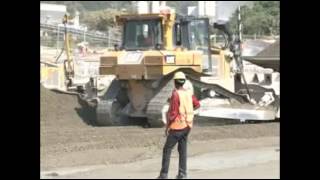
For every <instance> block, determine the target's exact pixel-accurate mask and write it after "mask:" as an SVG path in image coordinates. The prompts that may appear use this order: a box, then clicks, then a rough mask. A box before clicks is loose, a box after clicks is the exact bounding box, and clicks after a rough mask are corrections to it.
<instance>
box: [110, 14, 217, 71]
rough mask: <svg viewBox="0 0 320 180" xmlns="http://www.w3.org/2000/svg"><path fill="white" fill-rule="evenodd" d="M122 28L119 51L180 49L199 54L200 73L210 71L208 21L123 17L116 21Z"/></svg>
mask: <svg viewBox="0 0 320 180" xmlns="http://www.w3.org/2000/svg"><path fill="white" fill-rule="evenodd" d="M116 19H117V22H118V24H119V25H122V26H123V37H122V44H121V48H120V49H122V50H126V51H137V50H140V51H146V50H169V51H172V50H173V51H174V50H176V49H177V48H183V49H184V50H188V51H201V52H202V53H203V54H202V65H203V66H202V68H203V71H204V72H208V71H211V70H212V69H210V66H211V64H210V62H211V55H210V41H209V37H210V36H209V19H208V18H196V17H193V16H187V17H182V16H179V15H177V16H176V15H175V14H169V15H162V14H145V15H123V16H117V17H116Z"/></svg>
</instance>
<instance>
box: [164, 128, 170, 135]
mask: <svg viewBox="0 0 320 180" xmlns="http://www.w3.org/2000/svg"><path fill="white" fill-rule="evenodd" d="M169 130H170V129H169V128H168V127H166V129H165V132H164V134H165V136H166V137H167V136H168V135H169Z"/></svg>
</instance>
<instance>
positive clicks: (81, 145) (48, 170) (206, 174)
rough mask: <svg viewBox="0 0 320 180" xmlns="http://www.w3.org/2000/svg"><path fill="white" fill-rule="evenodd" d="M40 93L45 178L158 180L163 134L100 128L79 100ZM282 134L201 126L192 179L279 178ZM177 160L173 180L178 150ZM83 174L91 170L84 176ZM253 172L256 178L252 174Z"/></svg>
mask: <svg viewBox="0 0 320 180" xmlns="http://www.w3.org/2000/svg"><path fill="white" fill-rule="evenodd" d="M40 88H41V102H40V103H41V106H40V108H41V122H40V123H41V140H40V152H41V154H40V156H41V162H40V165H41V175H42V176H43V177H44V178H63V177H65V178H74V177H76V178H86V177H87V178H112V177H113V178H154V177H155V176H157V175H158V170H159V168H160V162H161V154H162V147H163V144H164V141H165V137H164V129H162V128H149V129H145V128H143V127H142V125H141V124H140V123H137V124H136V125H130V126H122V127H98V126H95V124H94V123H93V120H94V118H95V111H94V109H92V108H91V107H88V106H86V105H84V104H81V103H80V102H79V101H78V98H77V96H75V95H67V94H59V93H56V92H52V91H49V90H46V89H44V88H43V87H40ZM279 128H280V123H279V122H274V123H258V124H232V125H223V126H221V125H220V126H216V125H212V124H211V123H207V124H205V125H201V124H198V125H197V124H196V125H195V127H194V128H193V130H192V132H191V134H190V138H189V145H188V148H189V150H188V151H189V154H188V155H189V157H190V159H189V161H188V162H189V165H188V167H189V170H190V172H191V173H190V176H189V177H190V178H192V177H193V178H210V177H222V178H223V177H225V178H228V177H231V176H232V177H246V178H250V177H258V178H259V177H261V178H264V177H275V178H278V176H279V165H278V163H279V152H278V151H279V132H280V130H279ZM219 153H220V154H219ZM221 153H222V154H221ZM250 154H251V155H250ZM252 154H255V155H254V156H253V155H252ZM266 154H267V155H266ZM172 156H173V160H172V165H171V168H172V171H171V173H172V174H171V176H172V178H173V177H174V175H175V173H176V169H175V168H176V167H177V157H178V156H177V150H175V151H174V152H173V154H172ZM223 157H224V158H223ZM217 158H218V159H219V158H220V160H217ZM237 162H242V163H238V164H237ZM206 163H207V164H206ZM221 164H222V165H221ZM223 164H228V165H223ZM131 166H132V167H135V168H130V167H131ZM84 167H85V168H84ZM199 167H201V168H199ZM208 167H212V168H208ZM217 167H220V169H219V168H217ZM83 168H84V169H86V168H89V170H87V171H86V172H85V173H84V171H83V170H81V169H83ZM65 169H67V170H65ZM70 169H71V170H70ZM120 169H125V171H123V172H121V171H120ZM145 169H148V170H147V171H145ZM192 169H193V170H192ZM197 169H198V170H197ZM226 170H228V171H227V172H229V173H227V172H226ZM252 170H254V172H255V173H249V172H250V171H252ZM72 172H73V173H72ZM106 172H109V173H106ZM110 172H112V173H110ZM243 172H248V173H247V175H246V174H244V173H243ZM259 172H261V173H259ZM215 175H216V176H215ZM250 175H251V176H250Z"/></svg>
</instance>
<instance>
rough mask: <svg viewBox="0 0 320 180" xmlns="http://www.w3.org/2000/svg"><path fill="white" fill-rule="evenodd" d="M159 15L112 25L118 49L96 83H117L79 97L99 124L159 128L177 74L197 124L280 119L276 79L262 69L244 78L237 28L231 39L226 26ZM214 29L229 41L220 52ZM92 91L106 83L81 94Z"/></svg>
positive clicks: (104, 60)
mask: <svg viewBox="0 0 320 180" xmlns="http://www.w3.org/2000/svg"><path fill="white" fill-rule="evenodd" d="M239 10H240V9H239ZM159 11H160V12H159V13H147V14H132V15H120V16H117V17H116V21H117V23H118V24H119V25H121V26H122V27H123V39H122V44H121V45H117V46H115V49H114V51H110V52H106V53H105V54H104V55H103V56H101V58H100V67H99V75H101V76H104V75H114V76H115V79H114V80H113V81H112V82H111V84H110V85H108V86H105V87H107V88H105V89H104V90H102V91H96V92H97V93H96V94H95V95H94V94H92V93H91V95H88V94H86V93H84V94H85V96H86V98H85V99H86V100H87V101H90V100H92V99H95V100H96V103H97V104H96V111H97V119H96V122H97V124H99V125H120V124H125V123H128V121H130V120H132V119H130V118H128V117H142V118H147V120H148V125H149V126H151V127H162V126H163V125H165V124H166V120H165V117H164V116H165V115H164V114H165V112H166V111H167V109H168V98H170V96H171V93H172V90H173V88H174V84H173V80H172V78H173V74H174V73H175V72H177V71H183V72H184V73H185V74H186V75H187V83H186V86H188V87H186V88H190V89H192V90H193V92H194V94H195V95H196V96H197V97H198V99H200V103H201V108H200V109H199V111H198V113H197V116H205V117H215V118H227V119H238V120H240V121H241V122H245V121H247V120H274V119H276V118H279V117H280V114H279V113H278V112H280V93H279V91H278V90H275V89H279V88H277V87H276V86H278V85H279V81H280V80H279V78H280V74H279V73H274V72H273V70H272V69H271V70H270V69H264V68H261V67H257V68H260V69H259V72H258V71H254V70H253V72H252V74H253V75H252V74H245V73H243V69H244V68H245V66H246V65H245V63H243V60H242V58H241V25H240V26H239V31H238V34H237V35H232V34H231V33H230V31H228V29H227V26H226V24H225V23H218V22H217V23H215V24H214V25H213V26H212V24H210V22H209V19H208V18H206V17H201V18H197V17H193V16H179V15H177V14H176V13H175V12H174V11H173V9H171V8H168V7H167V6H165V4H163V3H162V6H160V8H159ZM239 17H240V11H239ZM239 24H240V19H239ZM212 27H214V28H217V29H219V30H221V31H223V32H224V33H225V34H226V35H227V37H228V38H227V42H226V46H225V47H214V46H213V45H212V44H211V42H210V30H211V28H212ZM260 70H261V71H260ZM261 75H262V76H263V77H262V79H263V80H262V81H261ZM257 77H259V78H258V79H260V81H259V80H257ZM97 84H103V83H101V82H99V80H97V79H93V81H92V83H91V86H90V85H89V86H87V89H85V91H88V92H89V91H91V89H96V87H97Z"/></svg>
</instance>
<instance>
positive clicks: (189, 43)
mask: <svg viewBox="0 0 320 180" xmlns="http://www.w3.org/2000/svg"><path fill="white" fill-rule="evenodd" d="M173 38H174V42H175V46H180V45H181V46H182V47H183V48H186V49H188V50H196V51H202V53H203V54H202V57H203V58H202V65H203V66H202V68H203V71H205V72H206V71H209V70H210V68H209V65H208V64H209V62H211V55H210V46H211V45H210V41H209V19H208V18H195V17H191V16H189V17H185V18H181V19H180V20H178V21H177V22H176V23H175V26H174V35H173Z"/></svg>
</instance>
